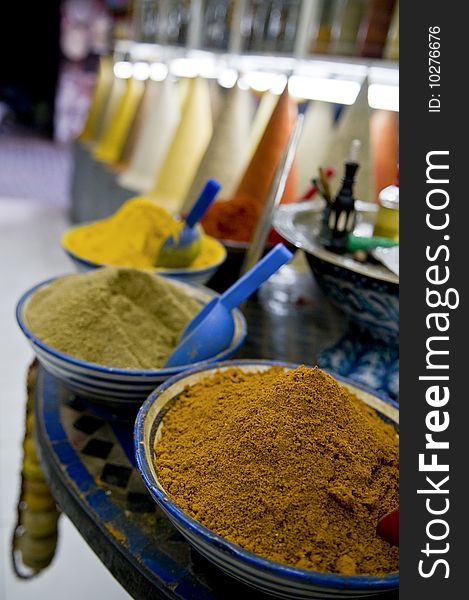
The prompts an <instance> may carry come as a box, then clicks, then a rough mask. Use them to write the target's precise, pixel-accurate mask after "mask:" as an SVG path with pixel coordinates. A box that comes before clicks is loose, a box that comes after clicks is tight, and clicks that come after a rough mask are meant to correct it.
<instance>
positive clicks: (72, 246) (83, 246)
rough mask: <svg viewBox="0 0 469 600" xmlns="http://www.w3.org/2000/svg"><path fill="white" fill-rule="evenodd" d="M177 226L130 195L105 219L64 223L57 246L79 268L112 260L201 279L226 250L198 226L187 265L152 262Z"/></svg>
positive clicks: (210, 273)
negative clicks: (196, 240)
mask: <svg viewBox="0 0 469 600" xmlns="http://www.w3.org/2000/svg"><path fill="white" fill-rule="evenodd" d="M181 226H182V224H181V222H180V221H176V220H175V219H174V217H172V216H171V215H170V214H169V212H168V211H166V210H165V209H164V208H162V207H161V206H158V205H157V204H155V203H154V202H153V201H152V200H151V199H149V198H145V197H136V198H131V199H130V200H127V201H126V202H125V203H124V204H123V205H122V206H121V208H120V209H119V210H118V211H117V212H116V213H115V214H114V215H112V216H110V217H108V218H106V219H101V220H99V221H94V222H91V223H84V224H80V225H75V226H73V227H71V228H69V229H68V230H67V231H65V233H64V234H63V235H62V248H63V250H64V251H65V253H66V254H67V256H68V257H69V258H70V260H71V261H72V262H73V264H74V266H75V268H76V269H77V271H79V272H86V271H90V270H92V269H97V268H99V267H102V266H104V265H114V266H120V267H133V268H138V269H145V270H149V271H153V272H155V273H157V274H159V275H162V276H164V277H169V278H172V279H177V280H179V281H185V282H192V283H199V284H202V285H203V284H205V283H207V281H209V279H210V278H211V277H212V276H213V275H214V273H215V272H216V271H217V270H218V268H219V267H220V266H221V265H222V263H223V262H224V261H225V259H226V256H227V253H226V249H225V248H224V246H223V244H222V243H221V242H219V241H218V240H216V239H215V238H213V237H211V236H208V235H206V234H205V233H203V232H202V240H201V242H202V243H201V249H200V253H199V254H198V256H197V257H196V258H195V259H194V260H193V261H192V263H191V264H190V265H189V266H188V267H186V268H177V269H167V268H162V267H158V263H157V257H158V254H159V251H160V249H161V246H162V245H163V243H164V241H165V239H166V238H167V237H169V236H170V235H173V236H175V237H176V236H177V234H178V231H179V229H180V228H181Z"/></svg>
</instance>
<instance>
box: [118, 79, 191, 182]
mask: <svg viewBox="0 0 469 600" xmlns="http://www.w3.org/2000/svg"><path fill="white" fill-rule="evenodd" d="M147 95H148V103H149V104H150V106H149V108H148V115H147V117H146V119H145V121H144V122H142V127H141V130H140V131H139V136H138V139H137V142H136V145H135V147H134V151H133V153H132V157H131V159H130V165H129V168H128V169H127V170H126V171H124V172H123V173H122V175H121V176H120V177H119V184H120V185H121V186H122V187H124V188H127V189H130V190H134V191H137V192H143V191H144V190H148V189H149V188H150V187H151V186H152V184H153V182H154V180H155V177H156V176H157V175H158V172H159V170H160V168H161V165H162V163H163V160H164V158H165V156H166V153H167V151H168V148H169V145H170V143H171V140H172V139H173V136H174V133H175V131H176V128H177V126H178V123H179V119H180V116H181V114H180V109H179V106H180V101H179V96H178V93H177V91H176V89H175V84H174V82H173V81H172V80H171V79H170V78H169V77H167V78H166V79H165V80H164V81H163V82H159V81H149V82H148V92H147Z"/></svg>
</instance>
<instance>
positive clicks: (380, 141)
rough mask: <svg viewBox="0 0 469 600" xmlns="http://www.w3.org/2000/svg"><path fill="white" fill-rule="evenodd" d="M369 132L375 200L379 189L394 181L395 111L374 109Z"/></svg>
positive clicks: (396, 128)
mask: <svg viewBox="0 0 469 600" xmlns="http://www.w3.org/2000/svg"><path fill="white" fill-rule="evenodd" d="M370 133H371V148H372V156H373V170H374V179H375V196H374V201H375V202H377V201H378V195H379V193H380V191H381V190H382V189H384V188H385V187H387V186H388V185H391V184H393V183H395V181H396V172H397V163H398V157H397V147H398V140H397V138H398V125H397V113H395V112H392V111H390V110H375V111H374V114H373V116H372V118H371V124H370Z"/></svg>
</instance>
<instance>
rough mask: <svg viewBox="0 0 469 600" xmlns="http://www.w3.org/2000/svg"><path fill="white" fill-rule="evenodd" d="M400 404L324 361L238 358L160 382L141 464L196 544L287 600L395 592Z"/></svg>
mask: <svg viewBox="0 0 469 600" xmlns="http://www.w3.org/2000/svg"><path fill="white" fill-rule="evenodd" d="M398 414H399V413H398V408H397V405H396V404H395V403H393V402H392V401H391V400H389V399H386V398H384V397H380V396H378V395H377V394H376V393H375V392H371V391H368V390H366V389H364V388H362V387H358V386H357V385H355V384H352V383H351V382H350V381H347V380H345V379H343V378H339V377H336V376H332V375H331V374H328V373H326V372H324V371H322V370H321V369H319V368H312V367H305V366H299V365H291V364H286V363H274V362H270V361H257V360H256V361H254V360H251V361H249V360H248V361H246V360H243V361H230V362H225V363H220V364H218V365H216V366H211V367H206V366H205V367H201V368H197V369H193V370H191V371H190V372H187V373H185V374H181V375H178V376H176V377H173V378H172V379H170V380H168V381H167V382H165V383H164V384H163V385H161V386H160V387H159V388H158V389H157V390H155V391H154V392H153V393H152V394H151V395H150V396H149V398H148V399H147V401H146V402H145V403H144V404H143V406H142V407H141V408H140V410H139V413H138V416H137V419H136V422H135V435H134V438H135V452H136V457H137V465H138V468H139V470H140V473H141V475H142V477H143V479H144V481H145V484H146V486H147V487H148V489H149V491H150V493H151V495H152V496H153V498H154V499H155V501H156V502H157V504H158V505H159V507H160V508H161V509H162V510H163V511H164V512H165V514H166V515H167V517H168V518H169V519H170V520H171V522H172V523H173V525H174V526H175V527H176V528H177V529H178V530H179V531H180V532H181V534H182V535H183V536H184V537H185V538H186V539H187V540H188V542H189V543H190V544H191V545H192V546H193V547H194V548H195V549H197V550H198V551H199V552H200V553H201V554H202V555H203V556H205V557H206V558H207V559H208V560H210V561H211V562H212V563H214V564H215V565H217V566H218V567H219V568H220V569H221V570H223V571H224V572H225V573H227V574H229V575H231V576H233V577H235V578H236V579H238V580H241V581H242V582H244V583H246V584H248V585H250V586H252V587H254V588H256V589H257V590H260V591H262V592H266V593H269V594H272V595H274V596H277V597H281V598H325V597H328V598H329V597H330V598H345V597H347V598H362V597H366V596H368V595H369V596H374V595H378V594H381V593H386V592H389V591H390V590H393V589H396V588H398V586H399V573H398V568H399V563H398V559H399V556H398V548H396V547H394V546H391V545H390V544H389V543H388V542H387V541H385V540H383V539H382V538H380V537H379V536H378V535H377V533H376V525H377V522H378V520H379V519H380V518H381V517H382V516H383V515H384V514H386V513H387V512H389V511H390V510H392V509H394V508H396V507H397V506H398V502H399V453H398V435H397V422H398Z"/></svg>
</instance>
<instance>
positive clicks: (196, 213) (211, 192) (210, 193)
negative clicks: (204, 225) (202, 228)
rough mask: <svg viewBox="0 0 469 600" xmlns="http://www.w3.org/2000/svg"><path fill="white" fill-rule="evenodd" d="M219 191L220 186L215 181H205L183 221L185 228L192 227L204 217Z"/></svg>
mask: <svg viewBox="0 0 469 600" xmlns="http://www.w3.org/2000/svg"><path fill="white" fill-rule="evenodd" d="M220 189H221V184H220V183H218V181H217V180H216V179H207V182H206V183H205V186H204V188H203V190H202V192H201V193H200V196H199V197H198V198H197V200H196V201H195V202H194V205H193V207H192V208H191V209H190V211H189V214H188V215H187V217H186V218H185V219H184V221H185V222H186V226H187V227H190V228H191V229H192V227H194V225H195V224H196V223H198V222H199V221H200V219H201V218H202V217H203V216H204V214H205V213H206V211H207V210H208V208H209V206H210V205H211V204H212V202H213V201H214V200H215V196H216V195H217V194H218V192H219V191H220Z"/></svg>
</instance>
